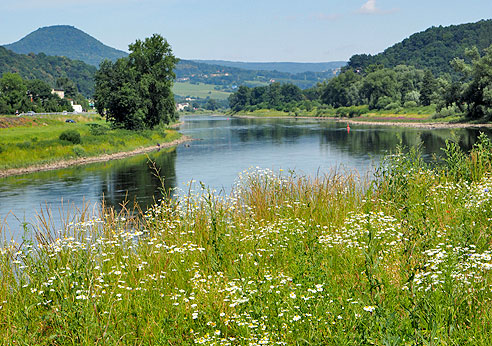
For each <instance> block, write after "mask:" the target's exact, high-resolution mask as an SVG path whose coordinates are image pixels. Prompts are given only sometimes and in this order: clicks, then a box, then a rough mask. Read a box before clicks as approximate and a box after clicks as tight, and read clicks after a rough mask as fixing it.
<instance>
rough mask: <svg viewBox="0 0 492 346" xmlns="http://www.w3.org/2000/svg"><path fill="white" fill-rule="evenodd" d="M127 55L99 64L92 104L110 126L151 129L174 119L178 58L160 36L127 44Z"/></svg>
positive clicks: (156, 35) (155, 35)
mask: <svg viewBox="0 0 492 346" xmlns="http://www.w3.org/2000/svg"><path fill="white" fill-rule="evenodd" d="M129 49H130V51H131V53H130V55H129V56H128V58H121V59H118V60H117V61H116V63H114V64H113V63H111V62H109V61H105V62H103V63H101V66H100V69H99V71H98V72H97V73H96V77H95V78H96V91H95V94H94V99H95V105H96V108H97V110H98V112H99V113H100V114H106V117H107V120H108V121H110V122H111V123H113V125H114V126H119V127H124V128H127V129H142V128H153V127H154V126H156V125H158V124H160V123H164V124H168V123H170V122H171V121H172V120H174V119H175V118H176V110H175V105H174V95H173V93H172V90H171V88H172V85H173V81H174V78H175V74H174V71H173V70H174V67H175V65H176V63H177V62H178V59H177V58H176V57H175V56H174V55H173V54H172V50H171V46H170V45H169V43H168V42H167V41H166V40H165V39H164V38H163V37H162V36H160V35H158V34H154V35H153V36H152V37H150V38H146V39H145V40H144V41H140V40H137V41H136V42H135V43H133V44H130V46H129Z"/></svg>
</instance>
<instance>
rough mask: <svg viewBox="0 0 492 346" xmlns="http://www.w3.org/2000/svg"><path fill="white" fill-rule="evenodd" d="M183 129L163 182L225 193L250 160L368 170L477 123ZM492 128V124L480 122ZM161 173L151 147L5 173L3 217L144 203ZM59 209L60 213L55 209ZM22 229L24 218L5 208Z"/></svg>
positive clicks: (155, 191)
mask: <svg viewBox="0 0 492 346" xmlns="http://www.w3.org/2000/svg"><path fill="white" fill-rule="evenodd" d="M184 120H185V122H184V124H183V125H182V126H181V128H180V131H181V132H182V133H184V134H186V135H188V136H191V137H194V138H196V139H198V140H196V141H193V142H191V143H189V144H187V145H180V146H179V147H177V148H176V149H171V150H168V151H164V150H162V151H161V152H158V153H152V154H151V155H150V157H151V158H152V159H153V160H154V161H155V162H156V166H157V167H158V168H159V169H160V171H161V176H163V177H164V184H165V189H173V188H175V187H178V188H182V189H183V190H186V189H187V187H186V186H185V185H184V184H186V183H187V182H188V181H190V180H192V179H194V180H197V181H201V182H203V183H204V184H205V185H207V186H209V187H211V188H215V189H218V190H221V189H223V190H224V192H225V193H228V192H230V190H231V187H232V186H233V184H234V181H235V179H236V177H237V176H238V173H239V172H241V171H243V170H245V169H248V168H250V167H256V166H259V167H262V168H269V169H273V170H277V169H280V168H282V169H285V170H288V169H295V170H296V171H297V172H298V173H299V174H311V175H314V174H318V173H321V174H322V173H323V172H328V171H329V170H330V169H332V168H338V167H340V166H343V167H344V168H348V169H356V170H358V171H359V172H360V173H362V174H363V173H364V172H366V171H368V170H370V169H371V167H372V166H374V165H376V164H377V163H378V161H379V160H380V159H381V157H382V156H383V155H384V154H386V153H387V152H389V151H392V150H394V149H395V147H396V146H397V145H398V144H400V143H401V144H403V145H405V146H414V145H417V144H419V143H422V148H423V151H424V154H425V155H426V157H427V159H428V160H430V159H431V157H432V156H433V155H434V154H436V155H440V154H442V151H441V148H442V147H444V146H445V141H446V140H447V139H450V138H455V139H457V140H458V141H459V143H460V145H461V146H462V148H463V149H465V150H468V149H470V148H471V147H472V145H473V144H474V143H475V141H476V139H477V136H478V134H479V130H478V129H454V130H446V129H413V128H401V127H386V126H368V125H352V126H351V129H350V132H348V131H347V128H346V124H344V123H336V122H330V121H316V120H306V119H289V120H285V119H243V118H229V117H213V116H188V117H185V119H184ZM483 131H484V132H486V133H487V134H488V135H489V136H490V130H483ZM160 187H161V181H160V180H159V179H158V178H156V177H155V176H154V174H153V171H152V169H151V168H150V167H149V165H148V160H147V157H146V155H139V156H135V157H131V158H128V159H123V160H118V161H110V162H105V163H98V164H91V165H86V166H79V167H71V168H68V169H60V170H56V171H48V172H39V173H34V174H29V175H24V176H16V177H8V178H3V179H0V217H1V218H5V217H6V216H7V214H8V213H9V211H12V212H13V213H14V214H15V215H16V216H17V218H18V219H19V220H20V221H21V222H23V221H26V222H34V221H35V220H34V218H33V215H34V214H35V213H34V211H35V210H38V211H39V210H40V208H41V206H43V205H44V204H45V203H47V204H48V205H49V206H50V207H51V208H52V209H53V210H55V211H56V210H57V209H58V208H59V207H60V206H61V201H62V199H63V201H64V203H65V205H66V203H67V201H70V202H71V203H73V204H74V205H76V206H80V205H81V204H82V203H83V202H84V201H85V202H89V203H96V204H98V203H101V201H103V200H104V202H105V203H106V205H109V206H114V207H115V208H117V209H118V208H119V207H120V205H121V204H122V203H123V202H124V201H128V202H129V203H132V202H134V201H136V202H138V203H139V205H140V206H141V207H142V208H143V209H145V208H146V207H147V206H149V205H151V204H152V203H153V201H154V199H157V198H160V197H161V195H160V190H159V188H160ZM54 215H56V213H54ZM6 219H7V221H8V224H9V226H10V229H11V231H12V233H14V234H16V237H17V238H18V237H19V234H20V233H19V232H20V229H21V226H20V223H19V221H18V220H17V219H16V218H14V217H13V216H12V215H10V214H9V215H8V216H7V218H6Z"/></svg>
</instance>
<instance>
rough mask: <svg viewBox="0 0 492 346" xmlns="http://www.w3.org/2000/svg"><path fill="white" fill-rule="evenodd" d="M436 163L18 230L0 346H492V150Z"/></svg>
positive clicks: (451, 153)
mask: <svg viewBox="0 0 492 346" xmlns="http://www.w3.org/2000/svg"><path fill="white" fill-rule="evenodd" d="M444 153H445V156H444V159H443V161H442V162H439V163H436V164H435V165H433V166H429V164H427V163H425V162H424V161H423V159H422V156H421V154H420V150H419V148H418V147H417V148H410V149H405V148H401V147H399V148H397V150H396V151H395V152H394V153H393V154H391V155H389V156H387V157H386V159H385V160H384V162H383V163H382V164H381V166H380V167H379V168H378V169H376V170H375V171H374V179H370V180H366V179H363V178H361V177H359V176H358V175H357V173H356V172H338V171H334V172H331V173H327V174H326V175H319V176H317V177H314V178H308V177H303V176H296V174H295V172H288V173H287V172H272V171H269V170H261V169H257V170H253V171H246V172H243V173H242V174H240V176H239V177H238V180H237V184H236V186H235V188H234V191H233V193H232V194H230V195H228V196H224V195H222V194H220V193H217V192H214V191H210V190H208V189H207V188H206V187H205V186H201V185H199V186H195V185H193V184H190V186H189V188H188V189H187V191H184V192H182V197H181V198H179V199H169V198H167V197H166V194H165V193H164V194H163V198H162V200H160V201H158V202H157V203H156V204H155V205H154V206H153V207H152V208H150V209H149V210H148V211H146V212H142V213H140V214H138V213H135V212H134V210H133V209H132V210H123V211H122V212H121V213H120V214H115V212H114V211H112V210H110V209H105V210H102V211H101V214H100V215H99V216H96V217H90V216H88V215H87V214H81V215H79V217H78V219H77V220H76V221H74V222H72V223H69V224H67V225H66V227H65V228H64V230H63V231H57V232H55V231H54V230H51V229H50V228H49V224H50V222H49V219H48V220H47V219H44V222H43V223H42V226H40V227H38V228H35V227H30V226H29V225H27V226H26V235H25V240H24V241H23V242H22V244H17V243H12V242H9V241H5V242H4V244H3V247H2V249H1V251H0V276H1V280H0V324H1V327H0V340H1V341H0V343H2V344H13V345H195V344H197V345H490V344H491V343H492V273H491V270H492V245H491V244H492V233H491V231H490V230H491V220H492V175H491V173H492V167H491V163H492V154H491V153H492V143H491V142H490V140H489V139H488V138H487V137H486V136H484V135H482V136H480V138H479V141H478V142H477V144H476V145H475V146H474V148H473V150H472V152H471V153H463V152H462V151H461V150H460V149H459V147H458V146H457V145H456V144H454V143H452V142H448V143H447V146H446V148H444ZM342 173H343V174H342ZM136 210H138V208H136ZM31 231H32V232H33V234H34V235H33V236H32V237H30V236H29V233H30V232H31Z"/></svg>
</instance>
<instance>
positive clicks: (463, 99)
mask: <svg viewBox="0 0 492 346" xmlns="http://www.w3.org/2000/svg"><path fill="white" fill-rule="evenodd" d="M466 55H467V56H468V58H469V59H470V60H471V64H467V63H465V61H464V60H462V59H455V60H454V61H453V66H454V67H455V69H456V70H457V71H459V72H460V73H461V75H462V79H461V83H460V84H459V85H456V84H457V83H453V84H451V86H450V87H449V88H448V92H447V94H448V95H447V100H446V101H447V102H446V104H447V105H449V104H450V103H451V102H454V104H455V105H456V106H458V107H459V108H460V110H462V111H463V110H464V111H465V114H466V116H467V117H469V118H472V119H480V118H483V119H486V120H490V119H491V118H492V46H490V47H489V48H487V49H485V51H484V55H483V56H480V53H479V51H478V49H477V48H473V49H471V50H467V52H466Z"/></svg>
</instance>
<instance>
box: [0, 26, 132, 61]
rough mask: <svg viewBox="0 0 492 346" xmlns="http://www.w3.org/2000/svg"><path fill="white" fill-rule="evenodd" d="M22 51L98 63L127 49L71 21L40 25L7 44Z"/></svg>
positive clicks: (122, 55) (123, 54)
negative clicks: (97, 37) (87, 32)
mask: <svg viewBox="0 0 492 346" xmlns="http://www.w3.org/2000/svg"><path fill="white" fill-rule="evenodd" d="M4 47H5V48H7V49H10V50H12V51H14V52H15V53H19V54H29V53H35V54H38V53H44V54H46V55H54V56H66V57H67V58H70V59H73V60H81V61H83V62H85V63H87V64H90V65H94V66H99V63H100V62H101V61H103V60H104V59H109V60H112V61H116V60H117V59H118V58H121V57H124V56H127V55H128V53H126V52H124V51H121V50H118V49H115V48H111V47H108V46H106V45H104V44H103V43H101V42H100V41H98V40H96V39H95V38H94V37H92V36H90V35H88V34H86V33H85V32H83V31H81V30H79V29H77V28H75V27H73V26H69V25H55V26H48V27H44V28H39V29H38V30H36V31H33V32H31V33H30V34H29V35H27V36H25V37H24V38H22V39H21V40H19V41H17V42H15V43H11V44H7V45H4Z"/></svg>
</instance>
